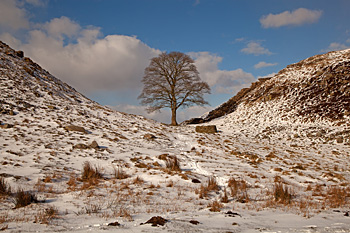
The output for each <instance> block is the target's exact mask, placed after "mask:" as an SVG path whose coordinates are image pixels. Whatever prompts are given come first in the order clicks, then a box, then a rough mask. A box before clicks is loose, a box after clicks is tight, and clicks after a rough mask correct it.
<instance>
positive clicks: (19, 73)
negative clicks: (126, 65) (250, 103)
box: [0, 45, 350, 232]
mask: <svg viewBox="0 0 350 233" xmlns="http://www.w3.org/2000/svg"><path fill="white" fill-rule="evenodd" d="M1 48H2V53H1V60H0V74H1V77H0V78H1V80H0V81H1V86H0V98H1V99H0V100H1V109H2V113H1V114H0V122H1V128H0V175H1V177H4V181H5V182H6V184H7V186H10V187H11V195H2V196H0V229H3V230H4V231H5V232H55V231H73V232H115V231H118V232H350V217H347V216H345V215H348V214H347V213H348V211H350V206H349V204H350V200H349V196H350V195H349V190H350V189H349V179H350V173H349V172H350V166H349V165H350V160H349V156H350V150H349V145H348V144H347V143H346V141H343V142H339V141H338V142H337V137H334V139H333V140H331V139H330V137H328V136H327V137H326V136H324V137H321V136H322V135H321V136H319V135H318V136H317V133H321V134H324V135H330V134H332V132H334V133H335V134H336V132H338V131H339V128H337V127H336V126H334V125H323V124H321V123H313V124H311V123H295V124H290V123H283V122H282V123H281V122H280V123H278V122H272V123H271V122H268V121H266V122H259V123H257V122H254V121H251V122H250V123H248V122H244V121H242V120H239V119H238V116H237V115H234V114H233V115H229V116H226V117H223V118H220V119H217V120H214V121H213V122H211V123H210V124H215V125H216V126H217V127H218V130H219V132H218V133H216V134H200V133H196V132H195V126H181V127H171V126H167V125H164V124H160V123H157V122H154V121H151V120H148V119H145V118H143V117H140V116H135V115H129V114H124V113H120V112H117V111H113V110H111V109H108V108H106V107H103V106H100V105H99V104H97V103H95V102H93V101H91V100H89V99H87V98H85V97H84V96H82V95H81V94H79V93H78V92H76V91H75V90H74V89H72V88H71V87H69V86H68V85H67V84H64V83H62V82H61V81H60V80H58V79H55V78H54V77H52V76H51V75H50V74H49V73H48V72H46V71H44V70H42V69H41V68H40V67H39V68H38V67H34V65H33V63H31V62H30V61H28V60H26V59H24V58H22V57H21V56H18V55H16V54H15V53H14V51H12V50H10V49H9V48H7V47H6V46H4V45H2V47H1ZM5 50H6V51H7V54H6V55H5V53H4V51H5ZM11 110H12V111H11ZM239 113H243V110H242V111H240V110H239V111H237V113H235V114H239ZM237 119H238V120H237ZM240 119H243V118H240ZM247 119H248V118H247ZM71 125H75V126H80V127H83V128H84V131H83V132H80V131H72V130H71V129H69V128H67V126H71ZM325 128H326V130H327V131H325V132H324V131H322V130H324V129H325ZM332 130H333V131H332ZM93 141H95V142H97V144H98V145H99V147H98V148H97V147H95V148H94V147H92V146H90V145H91V144H92V142H93ZM174 156H176V158H177V159H178V160H179V164H180V170H176V169H171V168H169V167H168V168H167V161H168V162H169V161H173V158H174ZM86 162H90V164H91V165H92V166H93V167H96V169H98V170H99V171H100V172H101V173H102V174H103V178H101V179H98V180H90V181H89V180H84V179H83V177H82V170H83V166H84V163H86ZM208 180H211V181H214V183H216V184H217V185H214V186H215V187H214V188H210V187H212V186H210V185H208ZM198 182H201V183H198ZM278 185H282V187H283V188H284V190H288V191H286V192H287V194H288V196H289V197H290V200H289V201H286V202H284V201H283V200H282V199H279V198H278V197H276V195H275V194H276V193H275V189H276V187H277V186H278ZM19 189H23V190H25V191H29V192H31V193H32V194H35V195H36V197H37V199H38V200H39V203H32V204H30V205H28V206H25V207H21V208H14V207H15V204H14V200H15V195H16V192H17V191H18V190H19ZM225 193H226V194H227V200H224V199H225V198H224V197H225ZM214 207H216V208H214ZM153 216H161V217H163V218H165V219H167V220H168V221H167V222H166V223H165V225H164V226H156V227H154V226H151V225H150V224H143V223H145V222H147V221H148V220H149V219H150V218H151V217H153ZM190 221H191V222H192V223H191V222H190ZM116 222H118V223H119V226H109V225H108V224H110V223H116ZM195 223H198V224H195ZM116 225H118V224H116Z"/></svg>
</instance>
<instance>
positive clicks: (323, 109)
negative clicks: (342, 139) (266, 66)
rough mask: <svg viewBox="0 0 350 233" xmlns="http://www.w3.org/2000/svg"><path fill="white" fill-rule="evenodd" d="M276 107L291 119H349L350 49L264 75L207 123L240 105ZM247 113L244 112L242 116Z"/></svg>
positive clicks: (282, 116)
mask: <svg viewBox="0 0 350 233" xmlns="http://www.w3.org/2000/svg"><path fill="white" fill-rule="evenodd" d="M271 104H272V106H273V108H274V114H273V116H274V117H277V118H278V119H280V120H291V121H296V120H297V121H308V122H312V121H319V120H326V121H332V122H334V121H348V120H349V114H350V50H343V51H336V52H330V53H327V54H323V55H316V56H313V57H310V58H308V59H305V60H302V61H300V62H298V63H295V64H292V65H289V66H287V67H286V68H285V69H283V70H281V71H280V72H279V73H278V74H276V75H275V76H274V77H272V78H267V79H261V80H259V81H258V82H255V83H253V84H252V85H251V87H250V88H245V89H242V90H241V91H240V92H239V93H238V94H237V95H236V96H234V97H232V98H231V99H230V100H229V101H227V102H226V103H224V104H222V105H221V106H219V107H218V108H217V109H214V110H213V111H211V112H210V113H209V114H208V115H207V116H206V117H205V118H203V119H198V118H197V119H193V120H191V121H189V123H196V122H197V123H203V122H208V121H211V120H213V119H215V118H219V117H222V116H225V115H227V114H230V113H233V112H235V111H236V110H237V108H238V106H240V105H242V107H243V106H244V107H247V108H250V107H254V106H255V107H257V106H259V108H258V109H259V110H258V111H259V112H256V115H259V113H260V112H261V111H266V112H268V111H270V110H271V109H270V108H271ZM242 117H243V116H242Z"/></svg>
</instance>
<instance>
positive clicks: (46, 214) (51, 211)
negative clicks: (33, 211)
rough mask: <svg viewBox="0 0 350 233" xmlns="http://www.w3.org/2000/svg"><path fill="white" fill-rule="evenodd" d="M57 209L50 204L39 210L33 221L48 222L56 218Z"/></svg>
mask: <svg viewBox="0 0 350 233" xmlns="http://www.w3.org/2000/svg"><path fill="white" fill-rule="evenodd" d="M57 216H58V209H57V208H56V207H54V206H50V207H48V208H46V209H44V210H41V211H40V212H39V214H38V215H37V216H35V220H34V223H41V224H49V223H50V222H51V220H52V219H55V218H57Z"/></svg>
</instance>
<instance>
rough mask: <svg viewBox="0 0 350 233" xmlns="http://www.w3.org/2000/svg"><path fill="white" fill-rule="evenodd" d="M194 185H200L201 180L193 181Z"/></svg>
mask: <svg viewBox="0 0 350 233" xmlns="http://www.w3.org/2000/svg"><path fill="white" fill-rule="evenodd" d="M192 183H195V184H200V183H201V181H200V180H198V179H192Z"/></svg>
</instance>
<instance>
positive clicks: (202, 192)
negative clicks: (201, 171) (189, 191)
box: [196, 177, 219, 198]
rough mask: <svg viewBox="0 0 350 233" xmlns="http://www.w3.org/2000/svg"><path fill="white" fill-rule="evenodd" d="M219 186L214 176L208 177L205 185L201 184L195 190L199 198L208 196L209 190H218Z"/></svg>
mask: <svg viewBox="0 0 350 233" xmlns="http://www.w3.org/2000/svg"><path fill="white" fill-rule="evenodd" d="M218 190H219V186H218V184H217V182H216V179H215V177H209V179H208V183H207V184H206V185H203V184H201V187H200V188H199V190H197V191H196V193H197V194H199V198H204V197H207V196H208V193H209V192H210V191H218Z"/></svg>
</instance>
